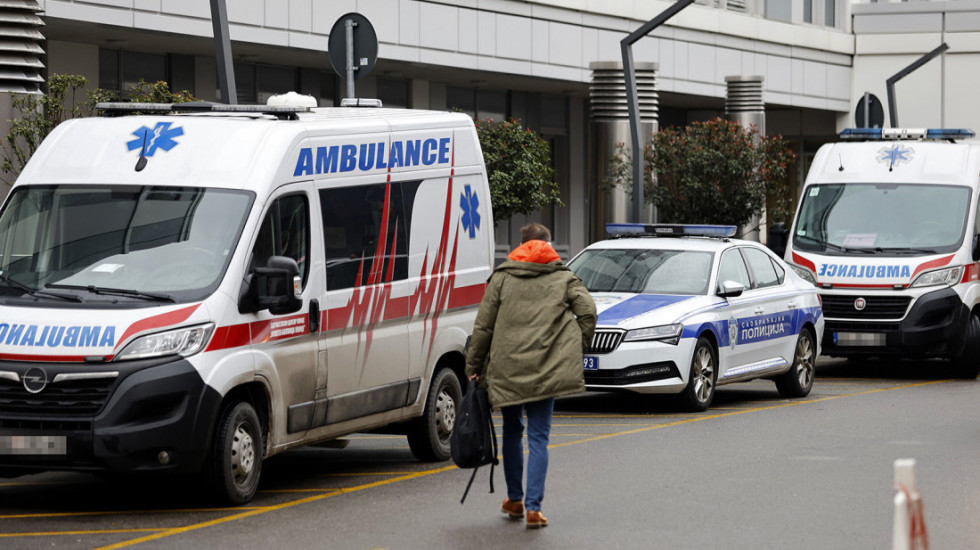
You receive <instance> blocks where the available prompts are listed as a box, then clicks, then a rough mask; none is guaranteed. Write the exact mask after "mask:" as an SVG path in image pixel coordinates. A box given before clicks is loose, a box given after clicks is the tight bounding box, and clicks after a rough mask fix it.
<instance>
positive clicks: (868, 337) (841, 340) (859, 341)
mask: <svg viewBox="0 0 980 550" xmlns="http://www.w3.org/2000/svg"><path fill="white" fill-rule="evenodd" d="M834 343H835V344H837V345H838V346H884V345H885V334H884V333H882V332H835V333H834Z"/></svg>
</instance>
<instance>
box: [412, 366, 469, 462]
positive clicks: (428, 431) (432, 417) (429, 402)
mask: <svg viewBox="0 0 980 550" xmlns="http://www.w3.org/2000/svg"><path fill="white" fill-rule="evenodd" d="M462 399H463V390H462V388H461V387H460V384H459V378H457V377H456V373H454V372H453V371H452V369H449V368H443V369H440V370H439V371H438V372H436V374H435V375H434V376H433V377H432V384H430V385H429V395H428V397H427V398H426V400H425V410H424V411H423V412H422V416H421V417H419V418H416V419H415V420H413V421H412V422H411V424H410V425H409V428H408V446H409V448H410V449H412V454H414V455H415V458H418V459H419V460H422V461H425V462H437V461H442V460H448V459H449V457H450V454H449V436H450V434H452V433H453V426H454V425H455V424H456V409H457V407H459V402H460V400H462Z"/></svg>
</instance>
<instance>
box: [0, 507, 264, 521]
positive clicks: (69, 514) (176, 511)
mask: <svg viewBox="0 0 980 550" xmlns="http://www.w3.org/2000/svg"><path fill="white" fill-rule="evenodd" d="M243 509H247V510H259V509H261V507H260V506H246V507H244V508H243V507H241V506H234V507H227V508H185V509H172V510H170V509H166V510H105V511H102V512H46V513H43V514H9V515H4V516H0V519H31V518H64V517H78V516H121V515H129V514H133V515H139V514H197V513H200V512H231V511H233V510H234V511H236V512H240V511H242V510H243Z"/></svg>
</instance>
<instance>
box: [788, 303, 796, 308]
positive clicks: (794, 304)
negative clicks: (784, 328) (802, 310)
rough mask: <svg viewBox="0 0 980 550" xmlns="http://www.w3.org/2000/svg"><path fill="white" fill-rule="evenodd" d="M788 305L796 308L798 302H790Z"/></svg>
mask: <svg viewBox="0 0 980 550" xmlns="http://www.w3.org/2000/svg"><path fill="white" fill-rule="evenodd" d="M786 307H788V308H789V309H796V302H790V303H788V304H786Z"/></svg>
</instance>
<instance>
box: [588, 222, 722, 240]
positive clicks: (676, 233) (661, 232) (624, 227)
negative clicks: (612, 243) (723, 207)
mask: <svg viewBox="0 0 980 550" xmlns="http://www.w3.org/2000/svg"><path fill="white" fill-rule="evenodd" d="M736 229H737V228H736V227H735V226H734V225H690V224H685V225H674V224H662V223H607V224H606V231H607V232H608V233H609V234H610V235H620V236H625V235H640V236H650V237H656V236H661V237H719V238H728V237H734V236H735V231H736Z"/></svg>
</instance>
